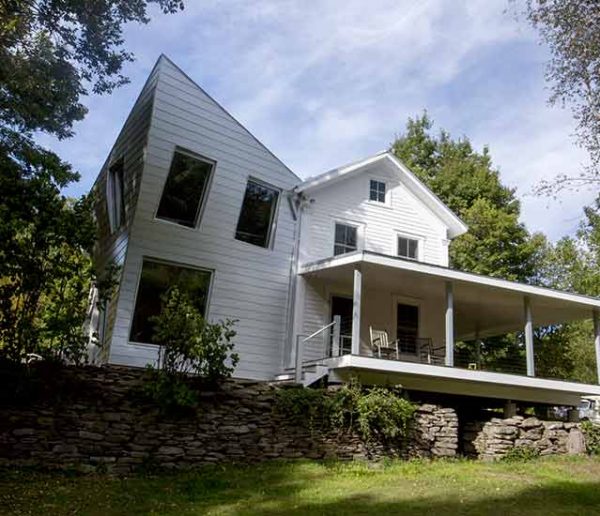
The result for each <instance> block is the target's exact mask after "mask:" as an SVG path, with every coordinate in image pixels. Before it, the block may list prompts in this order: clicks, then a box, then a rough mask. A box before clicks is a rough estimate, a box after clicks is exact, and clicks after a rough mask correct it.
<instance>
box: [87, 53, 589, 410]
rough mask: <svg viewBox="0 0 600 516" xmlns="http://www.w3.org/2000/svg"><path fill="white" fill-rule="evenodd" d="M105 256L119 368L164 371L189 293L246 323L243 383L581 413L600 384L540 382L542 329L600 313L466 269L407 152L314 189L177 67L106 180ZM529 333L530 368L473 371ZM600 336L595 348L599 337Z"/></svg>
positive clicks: (110, 163) (111, 343)
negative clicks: (161, 333)
mask: <svg viewBox="0 0 600 516" xmlns="http://www.w3.org/2000/svg"><path fill="white" fill-rule="evenodd" d="M94 190H95V192H96V194H97V195H96V199H97V206H96V212H97V218H98V221H99V224H100V230H101V235H102V236H101V238H100V239H99V241H98V245H97V255H98V259H99V261H100V262H101V263H103V264H109V263H111V262H114V263H116V264H118V265H119V266H120V275H119V284H118V288H117V290H116V292H115V294H114V295H113V297H112V299H111V300H110V302H109V303H108V304H107V306H106V307H105V309H103V310H102V311H101V313H100V314H99V315H98V334H99V346H98V348H97V349H96V351H95V355H94V358H95V360H96V361H98V362H101V363H111V364H122V365H129V366H140V367H142V366H145V365H146V364H148V363H153V362H155V361H156V359H157V354H158V346H157V344H156V343H153V338H152V332H151V328H150V325H149V324H148V318H149V317H150V316H151V315H154V314H156V313H157V312H158V311H159V310H160V300H159V297H160V295H161V294H162V293H163V292H164V291H165V290H166V289H167V288H168V287H169V286H170V285H172V284H174V283H177V284H182V285H185V288H186V289H187V290H188V292H189V293H190V294H191V295H192V296H193V298H194V299H195V300H196V301H197V306H198V307H199V308H200V310H202V312H203V313H204V314H205V316H206V317H207V318H208V319H210V320H218V319H226V318H232V319H236V320H237V321H238V322H237V324H236V330H237V338H236V349H237V352H238V353H239V355H240V362H239V365H238V367H237V369H236V372H235V376H237V377H240V378H248V379H255V380H273V379H275V378H279V379H296V380H297V381H299V382H303V383H305V384H309V383H311V382H314V381H316V380H318V379H320V378H321V377H323V376H325V375H327V377H328V378H329V380H330V381H346V380H347V379H348V378H350V377H351V376H359V377H361V378H362V379H363V380H364V381H365V382H374V383H379V382H382V383H394V384H397V383H400V384H402V385H403V386H404V387H405V388H406V389H408V390H413V391H419V392H424V393H430V394H432V395H435V394H439V395H449V396H470V397H478V398H484V399H488V400H502V401H503V402H504V401H505V400H513V401H522V402H529V403H549V404H550V403H552V404H565V405H571V406H575V405H577V404H578V401H579V397H580V396H581V395H584V394H585V395H600V386H598V385H582V384H577V383H573V382H567V381H558V380H555V379H545V378H538V377H536V376H535V363H534V354H533V328H534V324H535V325H537V326H543V325H551V324H558V323H563V322H567V321H572V320H579V319H586V318H588V319H589V318H594V320H595V321H596V331H595V346H596V352H597V353H599V351H600V329H599V325H598V318H599V315H598V314H599V313H600V300H598V299H594V298H589V297H586V296H581V295H575V294H571V293H567V292H559V291H554V290H549V289H545V288H541V287H535V286H530V285H525V284H520V283H515V282H510V281H505V280H501V279H497V278H491V277H485V276H480V275H476V274H471V273H466V272H461V271H458V270H454V269H452V268H449V267H448V245H449V243H450V241H451V240H452V239H453V238H455V237H457V236H459V235H461V234H463V233H464V232H465V231H468V228H467V227H466V226H465V224H464V223H463V222H462V221H461V220H460V219H459V218H458V217H457V216H456V215H455V214H454V213H452V211H450V209H449V208H448V207H447V206H445V205H444V203H443V202H442V201H441V200H440V199H439V198H437V197H436V196H435V195H434V194H433V193H432V192H431V191H430V190H429V189H428V188H427V187H426V186H425V185H424V184H423V183H421V182H420V181H419V180H418V179H417V178H416V177H415V176H414V174H413V173H412V172H411V171H410V170H409V169H408V168H407V167H406V166H405V165H404V164H402V163H401V162H400V161H399V160H398V159H397V158H395V157H394V156H393V155H392V154H391V153H389V152H381V153H379V154H376V155H374V156H371V157H369V158H366V159H364V160H361V161H358V162H355V163H352V164H350V165H346V166H343V167H340V168H337V169H335V170H332V171H329V172H327V173H325V174H322V175H320V176H317V177H314V178H311V179H308V180H305V181H302V180H301V179H300V178H299V177H298V176H296V175H295V174H294V173H293V172H292V171H290V170H289V169H288V168H287V167H286V166H285V165H284V164H283V163H281V161H279V160H278V159H277V158H276V157H275V156H274V155H273V154H272V153H271V152H269V150H268V149H267V148H265V147H264V146H263V145H262V144H261V143H260V142H259V141H258V140H257V139H256V138H255V137H254V136H252V134H250V132H248V130H247V129H245V128H244V127H243V126H242V125H241V124H240V123H239V122H237V121H236V120H235V119H234V118H233V117H232V116H231V115H230V114H229V113H228V112H227V111H226V110H225V109H224V108H223V107H222V106H220V105H219V104H218V103H217V102H216V101H215V100H214V99H212V98H211V97H210V96H209V95H208V94H207V93H206V92H204V91H203V90H202V89H201V88H200V87H199V86H198V85H197V84H195V83H194V82H193V81H192V80H191V79H190V78H189V77H188V76H187V75H185V73H183V72H182V71H181V70H180V69H179V68H178V67H177V66H175V65H174V64H173V63H172V62H171V61H170V60H169V59H168V58H166V57H164V56H161V57H160V58H159V60H158V62H157V63H156V65H155V67H154V69H153V70H152V72H151V74H150V76H149V78H148V80H147V82H146V84H145V85H144V87H143V89H142V92H141V93H140V96H139V97H138V99H137V101H136V102H135V105H134V107H133V109H132V111H131V113H130V115H129V117H128V118H127V120H126V122H125V125H124V127H123V129H122V131H121V133H120V134H119V136H118V138H117V141H116V143H115V145H114V147H113V149H112V150H111V152H110V155H109V156H108V158H107V160H106V163H105V164H104V166H103V168H102V170H101V172H100V175H99V177H98V179H97V181H96V183H95V185H94ZM508 332H523V334H524V336H525V348H526V355H527V359H526V360H523V361H522V363H521V364H519V366H520V370H519V372H521V373H522V374H508V373H507V372H490V371H486V370H482V369H481V367H482V366H481V364H480V363H479V362H478V361H477V360H475V361H473V362H469V363H467V364H460V363H458V362H457V361H456V360H455V354H456V353H455V343H456V342H458V341H466V340H477V339H481V338H485V337H488V336H494V335H500V334H505V333H508ZM590 340H591V337H590Z"/></svg>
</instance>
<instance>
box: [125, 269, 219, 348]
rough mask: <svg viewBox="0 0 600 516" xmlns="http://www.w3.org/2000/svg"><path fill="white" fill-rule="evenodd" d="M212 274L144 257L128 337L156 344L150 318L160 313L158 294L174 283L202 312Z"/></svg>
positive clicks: (133, 340)
mask: <svg viewBox="0 0 600 516" xmlns="http://www.w3.org/2000/svg"><path fill="white" fill-rule="evenodd" d="M211 277H212V273H211V272H210V271H207V270H201V269H193V268H189V267H183V266H180V265H170V264H166V263H161V262H155V261H151V260H144V263H143V265H142V274H141V277H140V283H139V285H138V291H137V297H136V301H135V310H134V312H133V322H132V325H131V334H130V336H129V340H131V341H132V342H143V343H147V344H158V343H157V342H155V341H154V339H153V336H152V335H153V332H154V329H153V327H152V323H151V322H150V321H149V319H150V317H152V316H155V315H159V314H160V309H161V296H162V295H163V294H164V293H165V292H167V290H168V289H169V288H170V287H173V286H177V287H178V288H179V289H180V290H181V291H183V292H185V293H187V294H188V295H189V296H190V298H191V299H192V300H193V301H194V303H195V305H196V307H197V308H198V310H200V312H201V313H202V314H203V315H205V314H206V306H207V303H208V294H209V289H210V280H211Z"/></svg>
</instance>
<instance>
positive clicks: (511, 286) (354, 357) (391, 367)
mask: <svg viewBox="0 0 600 516" xmlns="http://www.w3.org/2000/svg"><path fill="white" fill-rule="evenodd" d="M298 299H302V300H303V302H302V306H301V309H300V310H298V311H297V314H296V324H295V330H296V331H295V349H294V350H293V356H294V362H293V363H294V368H295V370H296V374H297V375H298V374H299V373H300V374H301V372H302V369H303V367H306V365H309V364H312V365H318V366H319V367H321V368H322V370H323V371H324V370H325V369H326V370H327V374H329V376H330V378H333V379H336V378H337V379H339V380H344V379H345V378H347V377H348V376H350V375H356V376H360V377H364V378H365V381H368V380H369V379H370V380H372V381H373V382H375V383H380V382H384V383H390V382H393V383H399V384H402V385H403V386H404V387H405V388H407V389H412V390H419V391H430V392H439V393H446V394H461V395H472V396H483V397H490V398H502V399H511V400H523V401H530V402H537V403H551V404H567V405H577V404H578V402H579V398H580V396H582V395H600V386H599V385H584V384H579V383H576V382H570V381H561V379H544V378H539V377H538V376H536V370H535V359H534V337H533V332H534V325H535V326H540V327H541V326H549V325H556V324H560V323H565V322H571V321H576V320H582V319H593V320H594V323H595V327H594V328H595V330H594V338H593V341H594V346H595V350H596V358H597V361H598V357H599V354H600V325H599V324H598V319H599V313H600V312H599V311H600V300H598V299H595V298H590V297H586V296H581V295H575V294H570V293H566V292H560V291H554V290H550V289H546V288H542V287H534V286H530V285H524V284H520V283H515V282H510V281H505V280H500V279H496V278H491V277H486V276H480V275H476V274H470V273H464V272H461V271H455V270H452V269H448V268H445V267H439V266H435V265H429V264H425V263H421V262H415V261H410V260H405V259H401V258H395V257H390V256H386V255H380V254H377V253H372V252H367V251H362V252H355V253H351V254H347V255H342V256H337V257H333V258H330V259H327V260H322V261H319V262H314V263H309V264H306V265H304V266H302V267H301V268H300V270H299V291H298ZM373 332H375V333H376V334H377V333H378V332H384V333H385V335H386V336H387V338H388V339H389V341H390V344H391V345H390V346H389V347H381V346H378V345H377V343H375V342H374V339H373V335H372V333H373ZM508 333H515V334H518V335H519V336H520V338H521V341H520V342H519V343H517V344H516V345H515V349H516V350H519V353H515V354H514V356H507V357H504V359H503V360H501V361H500V362H501V365H502V367H501V368H498V367H497V364H496V365H495V367H496V368H495V369H494V368H493V367H491V366H490V364H486V363H485V361H482V360H481V359H480V357H479V356H478V353H477V350H478V349H479V341H480V339H484V338H487V337H495V336H501V335H505V334H508ZM457 342H470V343H471V345H472V346H473V345H474V349H471V352H470V353H469V354H468V355H467V354H464V353H461V352H460V350H457V347H456V343H457ZM590 345H592V336H590ZM599 377H600V369H599Z"/></svg>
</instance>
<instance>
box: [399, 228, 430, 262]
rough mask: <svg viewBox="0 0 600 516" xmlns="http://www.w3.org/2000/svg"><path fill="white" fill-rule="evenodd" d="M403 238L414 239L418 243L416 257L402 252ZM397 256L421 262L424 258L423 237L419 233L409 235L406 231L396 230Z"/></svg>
mask: <svg viewBox="0 0 600 516" xmlns="http://www.w3.org/2000/svg"><path fill="white" fill-rule="evenodd" d="M401 238H403V239H405V240H413V241H414V242H416V243H417V255H416V257H415V258H411V257H410V256H404V255H401V254H400V239H401ZM394 245H395V256H397V257H398V258H402V259H403V260H411V261H413V262H421V261H423V260H422V252H423V251H422V249H423V238H422V237H419V236H417V235H409V234H406V233H401V232H396V235H395V244H394Z"/></svg>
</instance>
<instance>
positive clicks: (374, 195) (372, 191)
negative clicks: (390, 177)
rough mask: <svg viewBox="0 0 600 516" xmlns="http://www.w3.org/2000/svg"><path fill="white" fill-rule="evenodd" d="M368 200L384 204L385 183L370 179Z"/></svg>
mask: <svg viewBox="0 0 600 516" xmlns="http://www.w3.org/2000/svg"><path fill="white" fill-rule="evenodd" d="M369 200H370V201H374V202H381V203H385V183H384V182H383V181H376V180H375V179H371V183H370V187H369Z"/></svg>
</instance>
